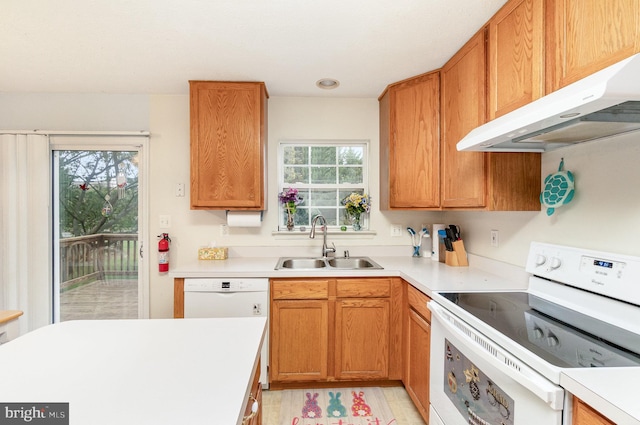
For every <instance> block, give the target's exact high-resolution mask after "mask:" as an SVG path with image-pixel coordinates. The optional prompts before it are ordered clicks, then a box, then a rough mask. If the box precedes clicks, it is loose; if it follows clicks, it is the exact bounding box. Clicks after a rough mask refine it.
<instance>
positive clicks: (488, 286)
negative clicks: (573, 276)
mask: <svg viewBox="0 0 640 425" xmlns="http://www.w3.org/2000/svg"><path fill="white" fill-rule="evenodd" d="M278 258H279V257H245V258H229V259H227V260H219V261H218V260H202V261H198V260H196V261H194V262H192V263H190V264H187V265H184V266H181V267H178V268H174V269H173V270H171V271H170V272H169V275H170V276H171V277H184V278H202V277H214V278H215V277H218V278H240V277H244V278H249V277H263V278H278V277H284V278H286V277H355V276H366V277H375V276H384V277H388V276H398V277H402V278H403V279H405V280H406V281H408V282H409V283H411V284H412V285H413V286H415V287H416V288H418V289H420V290H421V291H422V292H424V293H425V294H426V295H431V292H432V291H443V290H444V291H493V290H513V289H526V287H527V284H528V283H527V279H526V274H525V273H524V272H521V274H522V275H521V276H518V277H517V278H516V279H512V278H506V277H504V274H508V273H511V274H513V270H512V269H514V268H515V266H511V265H507V264H504V263H497V262H496V265H495V267H496V268H499V269H500V270H506V271H505V272H504V273H502V274H501V275H498V274H496V273H489V272H486V271H485V270H483V269H480V268H479V267H450V266H447V265H445V264H444V263H440V262H437V261H433V260H431V259H430V258H423V257H410V256H406V257H399V256H396V257H374V256H371V259H372V260H373V261H375V262H376V263H378V264H379V265H380V266H382V267H383V270H344V269H318V270H313V269H305V270H275V266H276V264H277V262H278Z"/></svg>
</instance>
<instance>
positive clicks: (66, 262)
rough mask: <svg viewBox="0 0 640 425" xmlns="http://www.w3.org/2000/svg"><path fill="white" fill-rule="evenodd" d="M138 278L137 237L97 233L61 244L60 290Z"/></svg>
mask: <svg viewBox="0 0 640 425" xmlns="http://www.w3.org/2000/svg"><path fill="white" fill-rule="evenodd" d="M137 274H138V235H137V234H114V233H100V234H95V235H89V236H76V237H71V238H64V239H61V240H60V286H61V289H63V290H64V289H66V288H71V287H74V286H77V285H79V284H82V283H86V282H90V281H93V280H105V279H106V278H108V277H118V278H123V277H135V276H136V275H137Z"/></svg>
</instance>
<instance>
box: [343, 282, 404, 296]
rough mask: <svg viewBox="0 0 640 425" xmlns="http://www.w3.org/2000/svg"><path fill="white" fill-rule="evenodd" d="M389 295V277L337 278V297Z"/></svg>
mask: <svg viewBox="0 0 640 425" xmlns="http://www.w3.org/2000/svg"><path fill="white" fill-rule="evenodd" d="M390 295H391V279H364V278H362V279H338V280H337V282H336V296H337V297H338V298H380V297H389V296H390Z"/></svg>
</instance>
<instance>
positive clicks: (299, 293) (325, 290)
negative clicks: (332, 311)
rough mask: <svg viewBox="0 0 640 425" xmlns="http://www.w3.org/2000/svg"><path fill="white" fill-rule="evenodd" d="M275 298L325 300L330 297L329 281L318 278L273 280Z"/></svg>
mask: <svg viewBox="0 0 640 425" xmlns="http://www.w3.org/2000/svg"><path fill="white" fill-rule="evenodd" d="M271 298H272V299H274V300H323V299H328V298H329V281H328V280H316V279H313V280H311V279H307V280H305V279H295V280H272V281H271Z"/></svg>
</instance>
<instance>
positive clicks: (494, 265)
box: [170, 255, 640, 425]
mask: <svg viewBox="0 0 640 425" xmlns="http://www.w3.org/2000/svg"><path fill="white" fill-rule="evenodd" d="M371 259H372V260H374V261H375V262H376V263H378V264H380V265H381V266H382V267H383V268H384V269H383V270H366V271H361V270H358V271H356V270H274V268H275V265H276V263H277V261H278V257H244V258H229V259H227V260H223V261H194V262H193V263H191V264H188V265H184V266H181V267H179V268H175V269H174V270H172V271H171V272H170V275H171V276H172V277H184V278H194V277H218V278H221V277H224V278H234V277H236V278H238V277H263V278H274V277H323V276H324V277H349V276H367V277H375V276H398V277H401V278H403V279H404V280H406V281H408V282H409V283H411V284H412V285H413V286H414V287H416V288H417V289H419V290H420V291H422V292H423V293H425V294H426V295H428V296H431V294H432V292H434V291H498V290H519V289H526V288H527V286H528V280H527V278H528V275H527V274H526V272H524V270H522V269H520V268H518V267H515V266H512V265H508V264H504V263H500V262H497V261H493V260H489V259H486V258H483V257H478V256H474V255H469V264H470V266H471V267H449V266H446V265H445V264H443V263H439V262H437V261H433V260H431V259H430V258H414V257H410V256H406V257H400V256H390V257H384V256H380V257H378V256H371ZM636 382H640V368H619V369H618V368H602V369H600V368H592V369H565V372H563V374H562V377H561V380H560V383H561V385H562V386H563V387H564V388H565V389H566V390H567V391H569V392H570V393H572V394H574V395H576V396H577V397H579V398H581V399H582V400H584V401H585V402H586V403H588V404H590V405H591V406H593V408H594V409H596V410H598V411H599V412H600V413H602V414H603V415H605V416H606V417H608V418H610V419H611V420H613V421H615V422H616V423H619V424H625V425H640V403H638V401H637V397H635V394H636V393H637V391H635V383H636Z"/></svg>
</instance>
